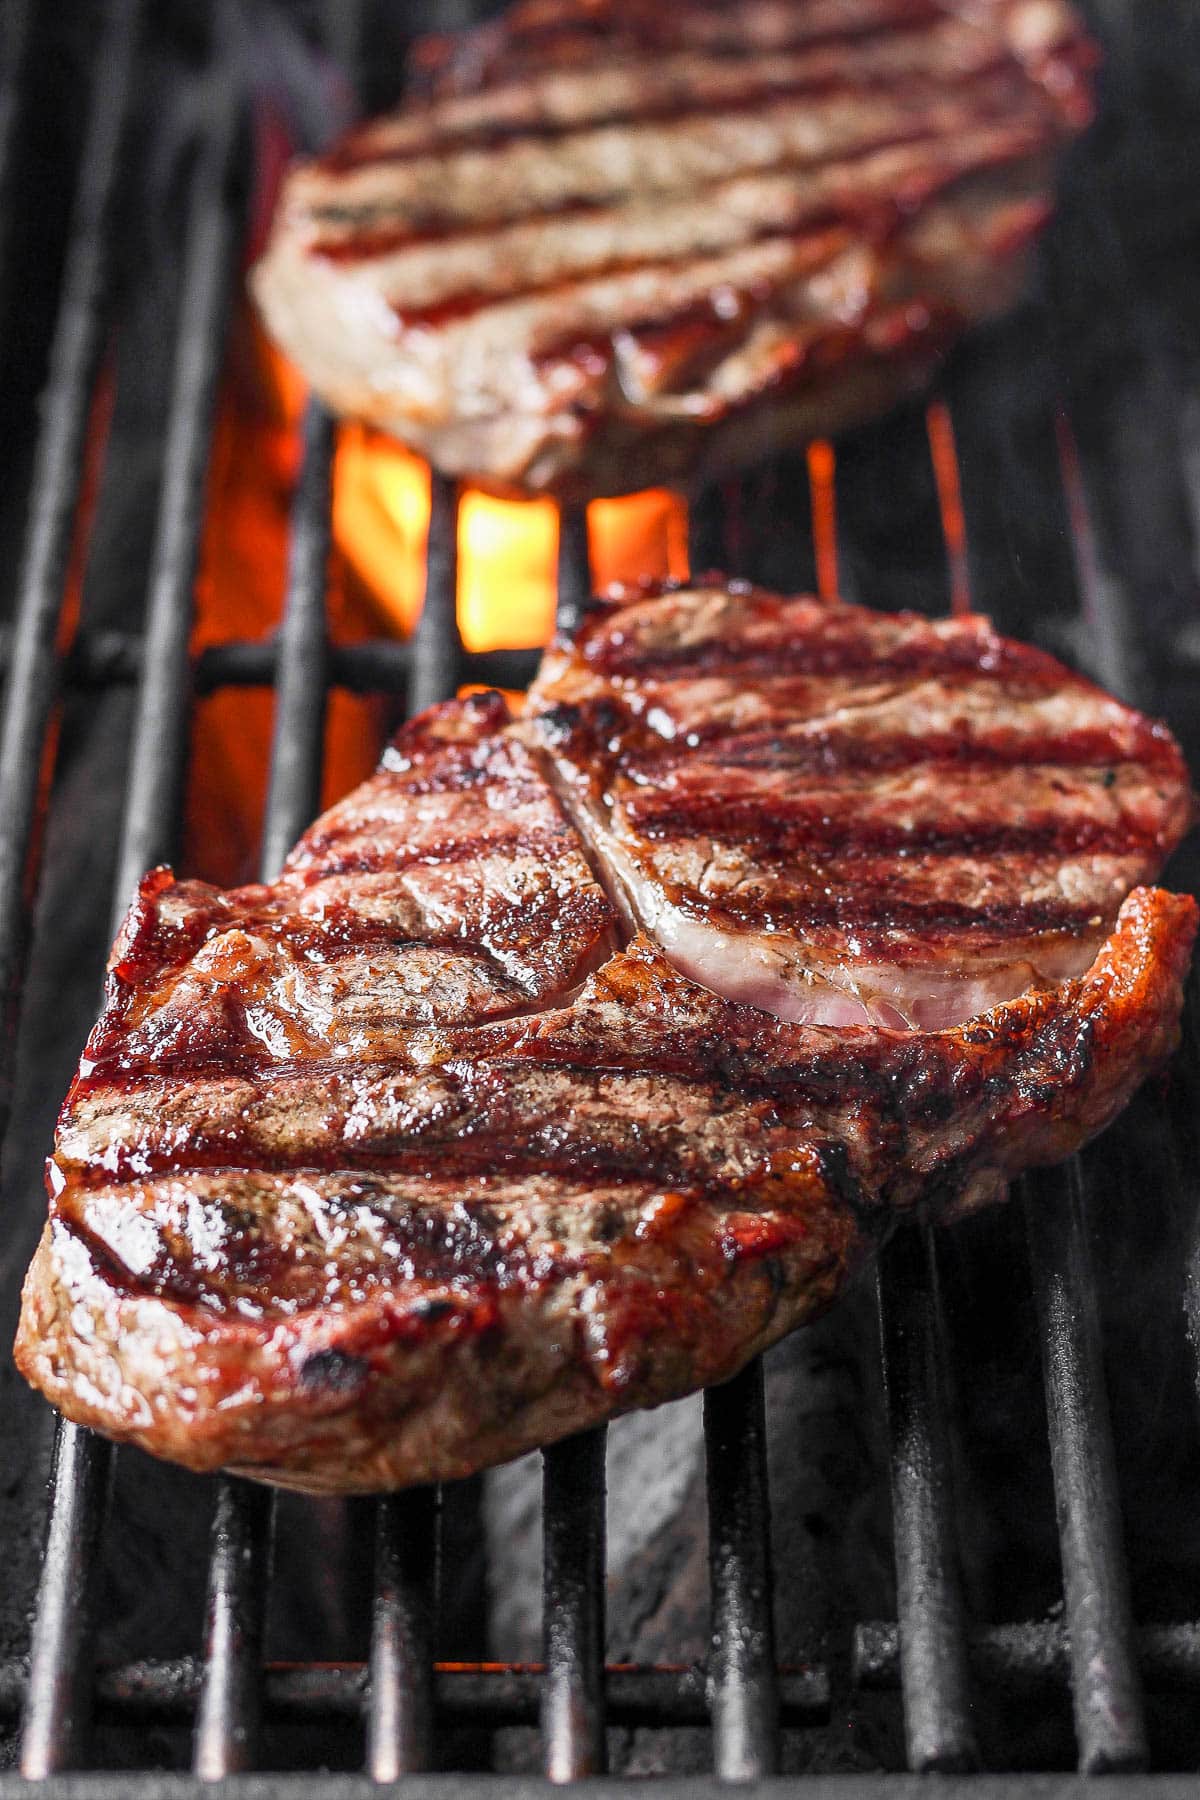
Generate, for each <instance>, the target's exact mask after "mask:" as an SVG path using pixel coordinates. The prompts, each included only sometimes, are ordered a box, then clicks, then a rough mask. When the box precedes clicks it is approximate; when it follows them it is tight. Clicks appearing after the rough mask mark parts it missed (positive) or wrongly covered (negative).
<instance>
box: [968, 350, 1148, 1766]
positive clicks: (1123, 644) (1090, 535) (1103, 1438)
mask: <svg viewBox="0 0 1200 1800" xmlns="http://www.w3.org/2000/svg"><path fill="white" fill-rule="evenodd" d="M1057 379H1058V380H1059V382H1060V384H1061V385H1066V386H1067V387H1068V388H1069V387H1070V371H1069V370H1066V371H1061V370H1060V371H1059V372H1058V376H1057ZM973 401H974V404H973V407H971V408H966V407H965V406H962V405H959V406H956V408H955V412H956V414H958V415H959V416H960V418H961V427H960V430H961V434H962V437H963V438H964V439H965V440H966V441H970V434H971V431H972V426H973V422H974V420H975V419H978V418H979V417H980V416H986V417H991V418H993V419H995V418H996V416H997V409H995V408H993V407H989V405H988V403H987V396H986V394H984V393H978V392H977V393H976V394H975V395H974V396H973ZM1052 440H1053V441H1052V444H1049V445H1047V447H1046V449H1047V452H1048V454H1047V464H1048V468H1049V469H1053V470H1055V471H1056V473H1057V477H1058V484H1057V485H1058V488H1059V491H1060V493H1061V496H1062V517H1063V520H1064V522H1065V524H1066V526H1067V527H1068V531H1069V540H1070V548H1069V554H1068V555H1067V557H1066V559H1065V560H1064V558H1063V556H1062V554H1061V552H1060V551H1058V550H1057V549H1056V547H1054V546H1051V545H1046V544H1038V543H1036V542H1035V543H1033V544H1031V546H1030V550H1031V553H1033V554H1036V556H1037V562H1038V565H1039V566H1041V565H1043V564H1044V565H1045V566H1047V567H1050V568H1052V569H1056V570H1057V571H1058V581H1059V582H1060V584H1061V586H1062V588H1063V594H1062V596H1061V598H1062V599H1064V600H1065V601H1066V602H1067V605H1068V608H1069V610H1070V612H1071V613H1072V615H1074V616H1078V615H1079V614H1080V613H1082V616H1083V618H1084V619H1085V620H1086V621H1087V623H1088V624H1089V626H1090V632H1089V636H1088V639H1087V641H1086V642H1084V641H1082V640H1081V641H1080V643H1079V644H1078V646H1077V649H1078V654H1079V656H1080V658H1081V659H1082V660H1083V662H1084V663H1085V666H1090V669H1091V673H1092V674H1093V675H1094V677H1095V678H1096V679H1098V680H1100V681H1102V682H1103V684H1104V685H1105V686H1106V687H1108V688H1110V689H1112V690H1113V691H1114V692H1116V693H1118V694H1122V695H1124V696H1125V697H1126V699H1128V700H1130V701H1131V702H1133V703H1136V701H1137V699H1138V698H1139V684H1140V672H1139V668H1138V663H1137V658H1136V656H1135V655H1134V652H1133V647H1132V646H1133V639H1132V638H1131V625H1132V615H1131V612H1130V608H1129V605H1128V598H1127V596H1126V595H1125V594H1124V593H1123V592H1122V590H1121V588H1120V584H1119V583H1115V582H1114V581H1113V580H1111V579H1110V578H1109V577H1108V576H1107V575H1106V574H1105V573H1104V571H1103V570H1102V568H1101V565H1100V561H1099V557H1098V554H1097V547H1096V542H1095V532H1094V526H1093V522H1092V513H1091V498H1090V495H1089V491H1088V482H1087V471H1086V469H1085V466H1084V461H1083V459H1082V458H1081V456H1080V454H1079V451H1078V448H1077V446H1076V442H1075V438H1074V434H1073V432H1072V431H1071V428H1070V426H1069V424H1068V422H1067V420H1066V417H1065V414H1064V413H1063V412H1062V410H1061V408H1060V409H1058V411H1057V412H1056V413H1055V416H1054V421H1053V433H1052ZM1004 449H1005V451H1006V453H1007V455H1008V456H1009V457H1010V459H1012V460H1014V461H1015V460H1016V458H1017V457H1018V456H1019V455H1020V454H1021V453H1022V451H1024V453H1025V454H1026V455H1028V452H1029V447H1028V446H1024V445H1023V446H1016V445H1013V446H1004ZM992 453H993V455H994V454H995V453H996V446H995V445H993V446H992ZM963 491H964V499H965V501H966V506H965V512H966V524H967V543H968V546H970V544H971V543H972V542H973V541H974V539H975V538H978V539H981V540H984V541H986V536H987V517H986V506H987V503H988V496H987V493H986V484H984V483H981V482H978V481H976V482H971V483H966V484H964V490H963ZM993 527H994V522H993ZM972 578H973V580H974V581H975V583H976V586H977V588H978V597H979V603H980V604H981V605H982V606H983V607H984V608H985V610H989V611H993V610H994V611H996V612H998V613H1000V614H1001V616H1002V615H1003V610H1004V599H1005V594H1004V591H1003V588H1002V586H1001V576H1000V573H999V570H998V565H997V564H996V563H995V562H994V561H989V560H988V559H986V558H978V559H977V560H975V561H974V563H973V564H972ZM1085 1167H1086V1164H1085V1162H1084V1161H1083V1160H1082V1159H1081V1158H1079V1157H1074V1158H1072V1159H1071V1161H1070V1162H1068V1163H1067V1164H1065V1165H1064V1167H1063V1168H1061V1169H1057V1170H1049V1171H1041V1172H1038V1173H1035V1174H1033V1175H1030V1176H1028V1177H1026V1179H1025V1181H1024V1183H1023V1184H1022V1191H1023V1194H1024V1212H1025V1227H1026V1239H1027V1243H1028V1247H1029V1259H1030V1268H1031V1279H1032V1283H1033V1291H1034V1299H1035V1303H1036V1307H1037V1314H1038V1328H1039V1339H1040V1347H1041V1359H1042V1373H1043V1380H1044V1384H1045V1391H1046V1413H1047V1424H1048V1429H1049V1439H1050V1456H1051V1465H1052V1470H1053V1476H1054V1489H1055V1503H1056V1511H1057V1523H1058V1536H1059V1544H1060V1552H1061V1558H1062V1570H1063V1584H1064V1597H1065V1604H1066V1616H1067V1635H1068V1640H1069V1644H1070V1669H1071V1683H1072V1694H1073V1700H1074V1709H1075V1731H1076V1738H1077V1742H1078V1750H1079V1766H1080V1769H1081V1771H1082V1772H1084V1773H1089V1774H1095V1773H1100V1772H1103V1771H1108V1770H1112V1771H1122V1770H1136V1769H1140V1768H1142V1767H1144V1766H1145V1763H1146V1759H1147V1740H1146V1727H1145V1719H1144V1711H1143V1705H1142V1694H1141V1682H1140V1677H1139V1673H1138V1664H1137V1655H1136V1649H1135V1631H1134V1625H1133V1615H1132V1606H1131V1602H1130V1595H1129V1577H1128V1571H1127V1568H1126V1562H1125V1555H1124V1547H1123V1544H1122V1538H1121V1515H1120V1499H1119V1495H1118V1490H1117V1477H1116V1468H1115V1461H1114V1455H1113V1444H1112V1427H1111V1422H1110V1419H1109V1413H1108V1406H1107V1401H1106V1397H1105V1391H1104V1373H1103V1362H1102V1358H1101V1352H1100V1337H1099V1324H1098V1311H1097V1300H1096V1291H1095V1278H1094V1275H1093V1272H1092V1268H1091V1260H1090V1257H1089V1255H1088V1252H1087V1242H1086V1237H1085V1234H1084V1226H1083V1203H1084V1196H1085V1188H1086V1176H1085V1173H1084V1171H1085Z"/></svg>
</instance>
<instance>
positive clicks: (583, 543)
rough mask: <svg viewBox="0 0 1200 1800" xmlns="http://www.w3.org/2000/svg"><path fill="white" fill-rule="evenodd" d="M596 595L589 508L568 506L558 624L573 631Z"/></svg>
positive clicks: (561, 528)
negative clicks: (589, 531) (594, 593)
mask: <svg viewBox="0 0 1200 1800" xmlns="http://www.w3.org/2000/svg"><path fill="white" fill-rule="evenodd" d="M591 592H592V559H591V546H590V544H589V541H588V519H587V507H586V506H564V507H563V508H562V510H561V512H560V513H559V518H558V604H557V606H556V608H555V616H554V622H555V625H556V626H557V628H558V630H559V631H562V632H572V631H574V630H575V628H576V626H577V625H578V624H579V621H580V619H581V618H582V617H583V609H584V607H585V605H586V604H587V601H588V599H589V597H590V595H591Z"/></svg>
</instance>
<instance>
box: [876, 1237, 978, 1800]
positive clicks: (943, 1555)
mask: <svg viewBox="0 0 1200 1800" xmlns="http://www.w3.org/2000/svg"><path fill="white" fill-rule="evenodd" d="M876 1286H877V1293H878V1297H879V1329H880V1340H881V1344H882V1347H883V1369H884V1385H885V1387H886V1390H887V1406H888V1419H889V1423H890V1425H891V1439H892V1513H893V1521H894V1532H895V1544H896V1587H897V1604H898V1609H899V1614H900V1666H901V1672H902V1687H903V1692H904V1723H905V1734H906V1738H907V1743H908V1763H909V1767H910V1768H911V1769H912V1770H913V1771H914V1772H915V1773H919V1774H925V1773H929V1772H931V1771H933V1770H942V1771H954V1770H962V1769H968V1768H971V1767H973V1766H974V1764H975V1762H976V1761H977V1759H978V1751H977V1749H976V1746H975V1736H974V1732H973V1730H972V1727H971V1721H970V1710H971V1701H970V1687H969V1681H968V1676H967V1653H966V1638H965V1633H964V1625H963V1606H962V1596H961V1592H960V1589H959V1575H958V1548H957V1544H956V1542H955V1533H954V1497H953V1491H952V1486H951V1475H950V1455H949V1444H948V1428H947V1420H946V1415H945V1399H944V1395H943V1393H942V1390H941V1378H940V1368H941V1366H942V1344H943V1341H944V1340H943V1332H942V1325H941V1316H940V1304H939V1298H938V1291H937V1271H936V1265H935V1262H934V1255H933V1245H932V1243H931V1242H930V1241H929V1239H928V1237H927V1235H926V1234H925V1233H924V1232H922V1231H921V1230H919V1229H918V1228H917V1227H916V1226H911V1225H906V1226H904V1227H902V1228H901V1230H900V1231H899V1232H897V1234H896V1236H895V1237H894V1238H893V1239H892V1241H891V1243H890V1244H888V1245H887V1246H886V1247H885V1248H884V1250H883V1252H882V1254H881V1256H880V1262H879V1272H878V1278H877V1284H876Z"/></svg>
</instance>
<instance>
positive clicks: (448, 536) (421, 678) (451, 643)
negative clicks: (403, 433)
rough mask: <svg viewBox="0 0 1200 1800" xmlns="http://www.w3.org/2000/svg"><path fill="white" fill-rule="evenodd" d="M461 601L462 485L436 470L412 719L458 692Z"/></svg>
mask: <svg viewBox="0 0 1200 1800" xmlns="http://www.w3.org/2000/svg"><path fill="white" fill-rule="evenodd" d="M457 596H458V484H457V482H453V481H448V480H447V479H446V477H445V476H444V475H439V474H438V473H437V472H436V470H435V471H434V473H433V474H432V475H431V477H430V494H429V542H428V545H427V548H426V551H425V601H424V604H423V605H422V607H421V616H420V618H419V619H418V620H417V629H416V631H415V633H414V635H413V642H412V660H411V671H412V672H411V675H410V681H409V689H408V710H409V712H410V713H418V712H424V710H425V708H426V707H427V706H436V705H437V703H438V701H439V700H448V699H449V698H450V697H451V695H452V694H454V692H455V691H456V690H457V687H458V681H459V668H460V664H461V659H462V640H461V639H460V637H459V635H458V607H457Z"/></svg>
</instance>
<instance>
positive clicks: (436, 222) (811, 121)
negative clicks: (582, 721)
mask: <svg viewBox="0 0 1200 1800" xmlns="http://www.w3.org/2000/svg"><path fill="white" fill-rule="evenodd" d="M1091 61H1092V51H1091V46H1090V45H1089V44H1088V41H1087V40H1086V38H1085V37H1084V36H1083V34H1082V31H1081V28H1080V26H1079V24H1078V21H1077V20H1076V18H1075V16H1074V15H1073V13H1072V12H1071V10H1070V8H1069V7H1068V6H1067V5H1066V4H1065V0H928V3H927V0H919V3H914V0H873V3H871V4H867V3H866V0H821V4H819V5H814V4H813V0H747V4H744V5H741V6H737V7H729V6H726V5H714V4H711V3H710V0H677V3H676V4H674V5H668V6H663V5H661V4H657V3H653V4H652V3H650V0H553V4H551V5H547V4H546V3H545V0H523V3H522V4H518V5H517V6H515V7H514V8H512V9H511V10H510V11H509V12H508V13H507V14H505V15H504V16H503V17H502V18H501V19H500V20H498V21H496V22H494V23H492V24H490V25H487V26H484V27H481V28H479V29H477V30H475V31H472V32H468V33H466V34H465V35H463V36H461V37H459V38H450V39H440V40H434V41H431V42H429V43H427V44H425V45H424V46H418V50H417V53H416V64H417V70H418V74H419V75H420V76H421V77H422V78H423V80H422V81H420V82H419V83H418V85H417V91H415V92H414V93H413V94H412V95H411V96H410V98H409V100H408V101H407V102H406V104H405V105H404V106H403V107H402V108H401V109H400V110H399V111H398V112H396V113H394V114H392V115H390V116H389V117H386V118H382V119H377V120H374V121H372V122H370V123H368V124H366V125H364V126H360V127H359V128H357V129H356V130H355V131H353V132H352V133H351V134H350V135H349V136H348V137H347V138H346V139H345V140H343V142H342V143H341V144H339V145H338V146H336V147H335V148H334V150H333V151H332V152H331V153H330V154H328V155H327V156H325V157H323V158H321V159H320V160H317V161H310V162H303V163H300V164H298V165H297V166H296V167H295V168H294V169H293V170H292V171H291V173H290V174H289V175H288V177H287V179H286V181H285V184H284V188H283V192H282V196H281V199H280V204H279V208H278V212H277V215H276V219H275V223H274V227H273V230H272V235H271V239H270V242H269V244H268V247H267V250H266V253H265V255H264V257H263V259H262V261H261V263H260V264H259V266H258V269H257V270H256V273H255V277H254V288H255V293H256V296H257V299H258V302H259V305H260V307H261V309H262V312H263V315H264V317H265V319H266V322H267V325H268V327H269V328H270V330H271V331H272V333H273V334H274V336H275V337H276V338H277V340H278V342H279V343H280V345H281V346H282V347H283V349H284V350H285V351H286V352H287V353H288V354H289V355H290V356H292V357H293V358H294V359H295V361H296V362H297V363H298V364H299V365H300V367H301V368H302V369H303V370H304V372H305V374H306V375H307V377H308V378H309V380H310V381H311V383H312V385H313V386H314V388H315V389H316V391H317V392H318V393H319V394H320V395H321V396H322V397H323V398H324V399H325V400H326V401H327V402H328V403H329V404H330V405H331V406H332V407H334V408H335V409H336V410H338V411H340V412H344V413H348V414H351V415H353V416H357V417H361V418H365V419H367V420H369V421H371V422H373V423H375V424H378V425H381V426H383V427H385V428H386V429H388V430H390V431H392V432H394V433H395V434H396V435H397V436H398V437H400V438H402V439H403V440H404V441H405V442H407V443H409V444H410V445H412V446H413V447H414V448H415V449H418V450H419V451H421V452H422V454H424V455H426V456H428V457H429V458H430V459H431V461H433V462H434V463H435V464H436V465H438V466H439V467H441V468H442V469H444V470H445V471H446V472H447V473H450V474H455V475H464V476H470V477H471V478H473V479H475V480H476V481H481V482H484V483H486V484H491V485H494V486H500V487H509V486H519V487H523V488H527V489H528V488H532V489H541V490H545V491H550V492H554V493H557V494H559V495H560V496H563V497H576V498H577V497H581V496H586V495H591V494H597V493H606V492H625V491H628V490H629V489H630V488H632V487H637V486H640V485H649V484H652V483H661V482H663V481H675V482H679V481H683V480H685V479H688V478H695V479H705V478H707V476H708V475H709V474H712V473H715V472H720V473H725V472H727V470H728V468H729V466H730V464H731V463H732V462H735V461H738V460H749V459H753V458H754V457H755V456H757V455H759V454H761V452H762V449H763V447H764V446H765V445H766V444H768V443H770V444H771V445H773V446H775V447H778V445H779V444H780V443H783V442H786V441H787V440H788V439H789V438H793V439H796V440H797V441H798V440H800V439H802V438H803V437H806V436H811V435H813V434H814V433H817V432H823V431H831V430H834V429H835V428H838V427H841V426H843V425H845V424H847V423H849V422H850V421H851V420H852V419H854V418H856V417H861V416H865V415H866V414H869V413H871V412H873V411H877V410H880V409H882V408H883V407H884V406H886V405H887V404H888V403H889V401H890V400H891V399H892V398H893V397H894V396H895V395H897V394H898V393H901V392H904V391H905V390H907V389H909V388H911V387H913V386H915V385H917V384H919V383H920V381H922V380H923V379H924V377H925V375H926V374H927V373H928V371H929V370H930V368H931V367H932V366H933V364H934V362H935V361H936V359H937V357H938V356H939V355H940V354H941V353H942V352H943V351H944V349H945V347H946V345H947V344H948V343H949V342H950V341H951V340H952V339H953V338H954V337H956V336H957V335H958V333H959V332H960V331H961V330H962V329H963V327H964V326H965V325H967V324H969V323H970V322H971V321H973V320H975V319H977V318H981V317H986V316H989V315H991V314H993V313H995V312H997V311H999V310H1002V309H1003V308H1004V307H1006V306H1008V305H1010V304H1011V302H1012V301H1013V299H1014V298H1015V296H1016V294H1017V293H1018V292H1019V289H1020V286H1021V283H1022V279H1023V272H1024V266H1025V252H1026V250H1027V247H1028V246H1029V244H1030V242H1031V241H1032V240H1033V239H1034V238H1035V237H1036V235H1037V234H1038V232H1039V231H1040V229H1041V227H1042V226H1043V224H1044V223H1045V220H1046V218H1047V216H1048V213H1049V210H1050V201H1049V190H1050V185H1051V181H1052V174H1053V164H1054V160H1055V156H1056V154H1057V151H1058V149H1059V147H1060V146H1061V145H1062V143H1063V142H1064V141H1066V140H1067V139H1068V138H1069V137H1070V136H1071V135H1072V134H1073V133H1075V132H1077V131H1078V130H1079V129H1081V128H1082V126H1083V125H1084V124H1086V123H1087V121H1088V119H1089V117H1090V114H1091V95H1090V80H1089V73H1090V66H1091Z"/></svg>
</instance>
